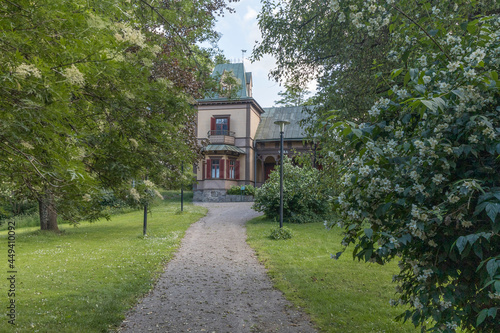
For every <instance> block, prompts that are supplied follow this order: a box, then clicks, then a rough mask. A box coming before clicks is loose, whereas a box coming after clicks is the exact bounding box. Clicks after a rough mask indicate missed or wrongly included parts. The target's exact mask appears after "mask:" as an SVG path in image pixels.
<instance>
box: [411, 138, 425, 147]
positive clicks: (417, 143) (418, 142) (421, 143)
mask: <svg viewBox="0 0 500 333" xmlns="http://www.w3.org/2000/svg"><path fill="white" fill-rule="evenodd" d="M413 144H414V145H415V147H417V148H419V149H423V148H425V145H424V143H423V142H422V141H420V140H415V141H414V142H413Z"/></svg>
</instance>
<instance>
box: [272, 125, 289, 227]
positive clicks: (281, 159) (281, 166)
mask: <svg viewBox="0 0 500 333" xmlns="http://www.w3.org/2000/svg"><path fill="white" fill-rule="evenodd" d="M274 123H275V124H276V125H278V126H279V127H280V228H283V133H284V132H285V125H288V124H290V122H289V121H285V120H278V121H275V122H274Z"/></svg>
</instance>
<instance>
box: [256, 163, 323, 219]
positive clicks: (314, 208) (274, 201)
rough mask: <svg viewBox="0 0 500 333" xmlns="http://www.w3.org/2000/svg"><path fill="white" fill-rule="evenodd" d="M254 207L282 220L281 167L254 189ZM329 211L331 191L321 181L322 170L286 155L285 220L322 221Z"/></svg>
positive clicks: (284, 175)
mask: <svg viewBox="0 0 500 333" xmlns="http://www.w3.org/2000/svg"><path fill="white" fill-rule="evenodd" d="M253 208H254V209H255V210H257V211H259V212H264V213H265V214H266V216H267V217H270V218H273V219H276V220H279V216H280V171H279V168H276V169H274V170H273V171H272V172H271V174H270V176H269V179H268V180H267V181H266V182H265V183H264V185H262V187H260V188H258V189H257V190H256V191H255V203H254V206H253ZM329 213H330V203H329V195H328V193H327V191H326V189H325V188H323V186H322V185H321V183H320V172H319V171H318V170H316V169H313V168H311V167H306V166H304V167H299V166H295V165H293V164H292V161H291V159H290V158H289V157H287V156H284V158H283V221H284V222H290V223H308V222H317V221H323V220H324V219H325V218H326V217H327V216H328V215H329Z"/></svg>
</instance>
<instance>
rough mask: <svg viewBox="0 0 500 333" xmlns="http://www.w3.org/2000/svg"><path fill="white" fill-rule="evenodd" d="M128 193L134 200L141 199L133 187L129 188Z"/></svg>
mask: <svg viewBox="0 0 500 333" xmlns="http://www.w3.org/2000/svg"><path fill="white" fill-rule="evenodd" d="M130 195H131V196H132V198H133V199H134V200H135V201H139V200H141V196H140V195H139V192H137V190H136V189H135V188H131V189H130Z"/></svg>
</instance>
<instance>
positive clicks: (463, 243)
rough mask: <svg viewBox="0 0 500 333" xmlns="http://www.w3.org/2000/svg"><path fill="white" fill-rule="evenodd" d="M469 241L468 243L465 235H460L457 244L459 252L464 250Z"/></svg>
mask: <svg viewBox="0 0 500 333" xmlns="http://www.w3.org/2000/svg"><path fill="white" fill-rule="evenodd" d="M467 243H468V241H467V238H466V237H464V236H460V237H458V239H457V242H456V245H457V248H458V252H459V253H460V254H462V252H463V250H464V249H465V247H466V246H467Z"/></svg>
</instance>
